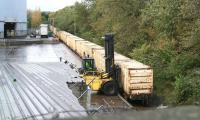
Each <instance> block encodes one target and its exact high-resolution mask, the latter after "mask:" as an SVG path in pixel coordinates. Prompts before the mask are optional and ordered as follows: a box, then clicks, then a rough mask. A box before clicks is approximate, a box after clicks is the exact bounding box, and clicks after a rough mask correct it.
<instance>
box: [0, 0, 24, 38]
mask: <svg viewBox="0 0 200 120" xmlns="http://www.w3.org/2000/svg"><path fill="white" fill-rule="evenodd" d="M26 35H27V0H0V38H10V37H23V36H26Z"/></svg>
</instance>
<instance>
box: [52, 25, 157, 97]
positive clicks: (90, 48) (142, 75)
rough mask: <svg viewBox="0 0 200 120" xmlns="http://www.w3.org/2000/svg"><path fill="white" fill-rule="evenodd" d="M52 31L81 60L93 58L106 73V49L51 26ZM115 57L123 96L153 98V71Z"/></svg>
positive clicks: (97, 65)
mask: <svg viewBox="0 0 200 120" xmlns="http://www.w3.org/2000/svg"><path fill="white" fill-rule="evenodd" d="M50 30H51V31H52V32H53V33H54V34H55V35H56V36H57V37H58V38H59V40H61V41H62V42H63V43H64V44H65V45H67V46H68V47H69V48H70V49H71V50H73V51H74V52H75V53H77V54H78V55H79V56H80V57H81V58H83V57H84V56H85V55H88V56H90V57H92V58H93V59H94V60H95V65H96V68H97V69H98V71H102V72H103V71H105V49H104V48H103V47H102V46H99V45H97V44H95V43H92V42H90V41H87V40H84V39H82V38H80V37H77V36H75V35H73V34H71V33H68V32H66V31H58V30H57V28H55V27H53V26H50ZM114 55H115V57H114V61H115V64H116V65H118V66H119V67H120V69H121V70H120V71H121V74H120V78H121V79H120V83H119V85H120V86H119V87H120V88H121V89H122V91H123V96H124V97H125V98H127V99H136V98H145V99H146V98H148V97H149V96H151V95H152V93H153V69H152V68H151V67H150V66H147V65H144V64H143V63H140V62H138V61H136V60H133V59H130V58H128V57H126V56H123V55H121V54H119V53H117V52H115V53H114Z"/></svg>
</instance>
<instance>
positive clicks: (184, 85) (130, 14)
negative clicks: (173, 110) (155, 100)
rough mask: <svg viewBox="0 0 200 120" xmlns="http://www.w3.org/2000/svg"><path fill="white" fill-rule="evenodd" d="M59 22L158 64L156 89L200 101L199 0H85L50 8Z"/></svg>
mask: <svg viewBox="0 0 200 120" xmlns="http://www.w3.org/2000/svg"><path fill="white" fill-rule="evenodd" d="M49 17H50V18H53V19H54V20H55V26H56V27H58V28H59V29H60V30H65V31H68V32H70V33H73V34H76V35H78V36H80V37H82V38H84V39H86V40H89V41H92V42H95V43H97V44H99V45H103V41H102V40H101V37H102V35H104V34H105V33H108V32H109V33H110V32H112V33H114V34H115V39H116V42H115V49H116V51H117V52H119V53H121V54H124V55H126V56H128V57H130V58H133V59H135V60H138V61H140V62H142V63H145V64H147V65H150V66H152V68H153V69H154V81H155V82H154V90H155V93H156V94H157V95H158V96H161V97H163V98H164V100H165V102H166V103H169V104H190V103H193V102H195V101H200V0H84V1H82V2H81V3H76V4H75V5H74V6H70V7H65V8H63V9H61V10H59V11H57V12H54V13H51V14H50V15H49Z"/></svg>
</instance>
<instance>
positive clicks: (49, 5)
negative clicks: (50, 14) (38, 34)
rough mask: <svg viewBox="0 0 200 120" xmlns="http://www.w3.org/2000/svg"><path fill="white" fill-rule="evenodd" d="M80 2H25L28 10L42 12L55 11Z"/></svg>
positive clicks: (59, 0)
mask: <svg viewBox="0 0 200 120" xmlns="http://www.w3.org/2000/svg"><path fill="white" fill-rule="evenodd" d="M76 1H78V2H80V1H81V0H27V6H28V9H32V10H34V9H35V8H38V7H39V8H40V10H42V11H57V10H59V9H62V8H64V7H65V6H70V5H73V4H74V3H75V2H76Z"/></svg>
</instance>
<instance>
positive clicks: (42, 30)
mask: <svg viewBox="0 0 200 120" xmlns="http://www.w3.org/2000/svg"><path fill="white" fill-rule="evenodd" d="M40 35H41V37H48V25H47V24H41V25H40Z"/></svg>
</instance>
